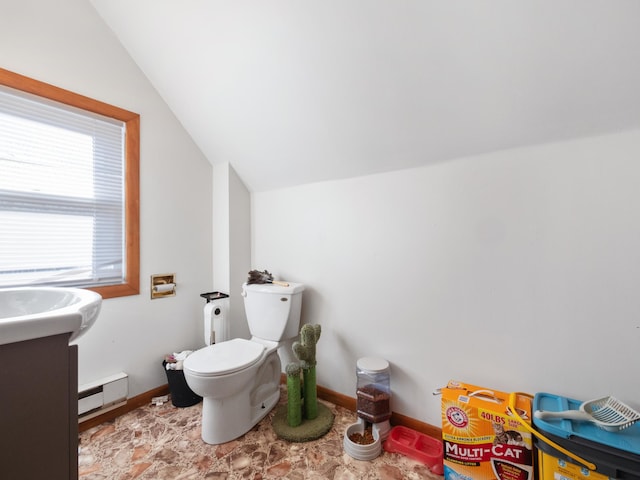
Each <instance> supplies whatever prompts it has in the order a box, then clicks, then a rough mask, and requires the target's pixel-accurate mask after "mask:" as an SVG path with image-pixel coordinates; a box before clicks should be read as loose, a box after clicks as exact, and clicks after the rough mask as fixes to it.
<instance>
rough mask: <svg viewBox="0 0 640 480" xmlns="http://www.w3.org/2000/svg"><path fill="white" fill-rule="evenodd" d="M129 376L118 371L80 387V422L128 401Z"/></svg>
mask: <svg viewBox="0 0 640 480" xmlns="http://www.w3.org/2000/svg"><path fill="white" fill-rule="evenodd" d="M128 393H129V377H128V376H127V374H126V373H117V374H115V375H111V376H109V377H106V378H103V379H101V380H96V381H95V382H90V383H85V384H84V385H80V386H79V387H78V422H82V421H84V420H88V419H89V418H93V417H95V416H98V415H101V414H103V413H105V412H108V411H109V410H113V409H114V408H118V407H120V406H122V405H125V404H126V403H127V395H128Z"/></svg>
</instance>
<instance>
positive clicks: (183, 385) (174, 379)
mask: <svg viewBox="0 0 640 480" xmlns="http://www.w3.org/2000/svg"><path fill="white" fill-rule="evenodd" d="M166 365H167V362H166V361H163V362H162V368H163V369H164V371H165V372H166V373H167V382H169V392H170V393H171V403H172V404H173V406H174V407H190V406H192V405H195V404H197V403H200V402H201V401H202V397H201V396H200V395H196V394H195V393H194V392H193V390H191V389H190V388H189V385H187V380H186V379H185V378H184V372H183V371H182V370H167V368H166Z"/></svg>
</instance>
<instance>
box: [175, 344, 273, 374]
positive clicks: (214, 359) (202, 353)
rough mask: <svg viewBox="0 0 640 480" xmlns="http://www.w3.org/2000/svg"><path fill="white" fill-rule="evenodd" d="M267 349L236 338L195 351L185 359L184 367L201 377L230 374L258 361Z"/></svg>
mask: <svg viewBox="0 0 640 480" xmlns="http://www.w3.org/2000/svg"><path fill="white" fill-rule="evenodd" d="M265 350H266V348H265V346H264V345H261V344H259V343H256V342H252V341H250V340H245V339H243V338H234V339H232V340H228V341H226V342H220V343H214V344H213V345H210V346H208V347H204V348H201V349H200V350H197V351H195V352H193V353H192V354H191V355H189V356H188V357H187V358H186V359H185V361H184V369H185V370H189V372H190V373H191V374H192V375H197V376H199V377H216V376H219V375H228V374H230V373H235V372H238V371H240V370H244V369H245V368H247V367H250V366H251V365H253V364H254V363H256V362H257V361H258V360H260V359H261V358H262V356H263V354H264V351H265Z"/></svg>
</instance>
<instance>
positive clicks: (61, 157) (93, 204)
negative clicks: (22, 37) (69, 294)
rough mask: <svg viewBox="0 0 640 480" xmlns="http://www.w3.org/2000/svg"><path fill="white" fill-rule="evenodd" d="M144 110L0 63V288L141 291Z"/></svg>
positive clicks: (113, 294) (108, 292)
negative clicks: (133, 109) (60, 85)
mask: <svg viewBox="0 0 640 480" xmlns="http://www.w3.org/2000/svg"><path fill="white" fill-rule="evenodd" d="M139 132H140V116H139V115H138V114H136V113H132V112H128V111H126V110H122V109H120V108H117V107H113V106H111V105H107V104H104V103H102V102H99V101H96V100H92V99H90V98H87V97H84V96H81V95H77V94H74V93H72V92H69V91H66V90H62V89H60V88H57V87H54V86H51V85H48V84H44V83H42V82H38V81H36V80H32V79H30V78H27V77H24V76H21V75H18V74H15V73H12V72H9V71H7V70H3V69H0V287H8V286H32V285H52V286H76V287H82V288H90V289H91V290H95V291H97V292H98V293H100V294H101V295H102V296H103V297H104V298H110V297H117V296H124V295H133V294H137V293H139V277H140V275H139V262H140V254H139V207H138V203H139V151H140V149H139V139H140V133H139Z"/></svg>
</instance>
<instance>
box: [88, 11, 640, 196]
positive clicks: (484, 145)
mask: <svg viewBox="0 0 640 480" xmlns="http://www.w3.org/2000/svg"><path fill="white" fill-rule="evenodd" d="M90 1H91V3H92V4H93V5H94V7H95V8H96V10H97V11H98V13H99V14H100V15H101V16H102V18H103V19H104V20H105V22H106V23H107V24H108V25H109V26H110V27H111V29H112V30H113V32H114V33H115V35H116V36H117V37H118V39H119V40H120V42H121V43H122V44H123V45H124V47H125V48H126V49H127V50H128V52H129V53H130V55H131V56H132V57H133V59H134V60H135V62H136V63H137V64H138V65H139V66H140V68H141V70H142V71H143V72H144V73H145V75H146V76H147V77H148V78H149V80H150V81H151V83H152V84H153V85H154V87H155V88H156V89H157V90H158V92H159V93H160V95H161V96H162V97H163V98H164V100H165V101H166V103H167V104H168V105H169V106H170V108H171V109H172V110H173V112H174V113H175V115H176V116H177V117H178V119H179V120H180V121H181V123H182V124H183V125H184V127H185V128H186V129H187V131H188V132H189V133H190V135H191V136H192V138H193V139H194V141H195V142H196V143H197V144H198V146H199V147H200V148H201V150H202V151H203V152H204V154H205V155H206V157H207V158H208V159H209V161H210V162H212V163H216V162H229V163H230V164H231V165H232V166H233V168H234V169H235V170H236V172H237V173H238V174H239V175H240V177H241V178H242V180H243V181H244V183H245V184H246V185H247V187H248V188H249V189H250V190H251V191H263V190H269V189H274V188H281V187H287V186H293V185H298V184H304V183H310V182H317V181H322V180H328V179H336V178H345V177H352V176H359V175H366V174H370V173H377V172H385V171H390V170H395V169H402V168H410V167H415V166H420V165H426V164H431V163H436V162H442V161H447V160H450V159H454V158H458V157H463V156H471V155H475V154H480V153H486V152H491V151H496V150H502V149H506V148H512V147H518V146H525V145H534V144H539V143H547V142H553V141H558V140H564V139H569V138H576V137H583V136H590V135H598V134H604V133H610V132H615V131H620V130H624V129H629V128H637V127H639V126H640V28H639V26H638V25H639V24H640V2H638V1H637V0H536V1H529V0H523V1H513V0H456V1H442V0H316V1H312V0H180V1H175V0H90Z"/></svg>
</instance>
